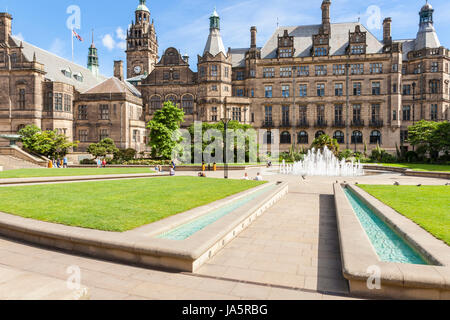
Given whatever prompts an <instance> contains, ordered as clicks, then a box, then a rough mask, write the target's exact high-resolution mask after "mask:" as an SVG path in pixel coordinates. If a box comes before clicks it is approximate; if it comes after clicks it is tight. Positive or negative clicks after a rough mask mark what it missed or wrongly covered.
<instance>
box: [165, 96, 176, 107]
mask: <svg viewBox="0 0 450 320" xmlns="http://www.w3.org/2000/svg"><path fill="white" fill-rule="evenodd" d="M166 101H170V102H172V103H173V104H174V105H175V106H176V105H177V104H178V98H177V96H176V95H174V94H169V95H167V96H166Z"/></svg>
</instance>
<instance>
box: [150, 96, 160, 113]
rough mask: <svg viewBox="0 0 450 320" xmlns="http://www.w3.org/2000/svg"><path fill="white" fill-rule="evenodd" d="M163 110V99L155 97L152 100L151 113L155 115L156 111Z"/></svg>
mask: <svg viewBox="0 0 450 320" xmlns="http://www.w3.org/2000/svg"><path fill="white" fill-rule="evenodd" d="M159 109H161V97H160V96H153V97H151V98H150V110H149V111H150V113H154V112H155V111H156V110H159Z"/></svg>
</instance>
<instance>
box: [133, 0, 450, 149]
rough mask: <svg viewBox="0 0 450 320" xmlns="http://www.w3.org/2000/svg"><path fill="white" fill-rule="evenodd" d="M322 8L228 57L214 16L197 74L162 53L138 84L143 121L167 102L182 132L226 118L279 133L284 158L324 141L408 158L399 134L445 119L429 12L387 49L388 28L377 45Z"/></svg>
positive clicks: (443, 73)
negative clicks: (179, 116) (313, 21)
mask: <svg viewBox="0 0 450 320" xmlns="http://www.w3.org/2000/svg"><path fill="white" fill-rule="evenodd" d="M321 8H322V23H321V24H318V25H310V26H294V27H279V28H277V29H276V30H275V32H274V34H273V35H272V37H271V38H270V39H269V40H268V41H267V42H266V43H265V45H264V46H263V47H258V46H257V28H256V27H251V29H250V46H249V47H248V48H238V49H229V50H228V51H226V50H225V47H224V45H223V42H222V39H221V36H220V18H219V16H218V14H217V12H214V13H213V15H212V16H211V18H210V35H209V37H208V40H207V44H206V48H205V51H204V52H203V55H202V56H199V57H198V63H197V70H198V72H197V73H195V72H192V71H191V70H190V69H189V58H188V57H181V55H180V54H179V53H178V52H177V50H176V49H174V48H170V49H168V50H167V51H166V52H165V53H164V55H163V57H162V59H161V61H160V62H159V63H158V64H157V65H156V67H155V70H154V71H153V72H152V73H150V75H149V76H148V77H147V78H145V79H144V80H142V82H141V83H137V85H138V88H139V90H140V91H141V92H142V96H143V100H144V105H145V106H146V118H147V119H149V118H151V115H152V113H153V112H154V111H155V110H157V109H158V108H160V107H161V104H162V102H163V101H165V100H172V101H174V102H176V103H180V106H181V107H182V108H183V109H185V111H186V114H187V117H186V124H185V125H189V124H190V123H191V122H192V121H193V120H200V121H207V122H217V121H220V119H221V118H225V117H227V118H232V119H235V120H239V121H241V122H246V123H249V124H251V125H252V126H253V127H255V128H258V129H267V130H268V131H269V132H272V131H273V132H276V131H274V130H275V129H277V130H278V132H279V134H280V137H279V141H280V142H281V149H283V150H287V149H288V148H289V147H290V146H291V145H297V146H308V145H310V144H311V143H312V141H313V139H314V138H315V137H317V136H319V135H321V134H323V133H326V134H329V135H330V136H332V137H334V138H336V139H337V140H338V141H339V142H340V143H341V144H342V145H343V146H345V147H347V148H351V149H357V150H363V148H364V145H367V147H368V149H372V148H374V147H375V146H376V145H377V144H380V145H381V146H382V147H383V148H385V149H386V150H388V151H391V152H394V151H395V149H396V146H398V147H401V148H405V149H408V147H409V146H408V143H407V132H408V131H407V129H408V126H410V125H412V124H414V123H415V122H417V121H419V120H421V119H426V120H433V121H442V120H448V119H449V111H448V109H449V107H448V105H449V88H448V83H449V62H450V61H449V60H450V56H449V51H448V49H446V48H444V47H442V46H441V44H440V42H439V39H438V36H437V34H436V31H435V29H434V27H433V12H434V11H433V8H432V6H431V5H430V4H428V3H427V4H426V5H424V6H423V7H422V9H421V10H420V13H419V16H420V27H419V31H418V33H417V36H416V37H415V38H413V39H409V40H393V39H392V36H391V23H392V20H391V19H390V18H386V19H385V20H384V22H383V39H382V40H378V39H377V38H376V37H375V36H374V35H373V34H372V33H371V32H370V31H369V30H367V29H366V28H365V27H364V26H363V25H362V24H361V23H359V22H352V23H331V18H330V8H331V1H329V0H325V1H323V2H322V6H321ZM192 100H193V101H192ZM270 136H271V134H269V135H268V138H269V137H270ZM275 138H276V137H274V136H272V139H268V141H269V142H270V141H271V140H273V139H275Z"/></svg>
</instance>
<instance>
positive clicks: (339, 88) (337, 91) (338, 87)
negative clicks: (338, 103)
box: [334, 83, 344, 97]
mask: <svg viewBox="0 0 450 320" xmlns="http://www.w3.org/2000/svg"><path fill="white" fill-rule="evenodd" d="M343 94H344V85H343V84H342V83H336V84H335V85H334V95H335V96H336V97H342V95H343Z"/></svg>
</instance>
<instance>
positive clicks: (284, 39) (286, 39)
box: [278, 30, 295, 58]
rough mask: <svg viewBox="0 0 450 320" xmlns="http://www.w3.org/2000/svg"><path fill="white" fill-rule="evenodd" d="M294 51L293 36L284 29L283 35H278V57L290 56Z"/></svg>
mask: <svg viewBox="0 0 450 320" xmlns="http://www.w3.org/2000/svg"><path fill="white" fill-rule="evenodd" d="M294 53H295V49H294V37H292V36H290V35H289V33H288V31H287V30H284V33H283V36H281V37H280V36H279V37H278V58H292V57H293V56H294Z"/></svg>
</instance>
